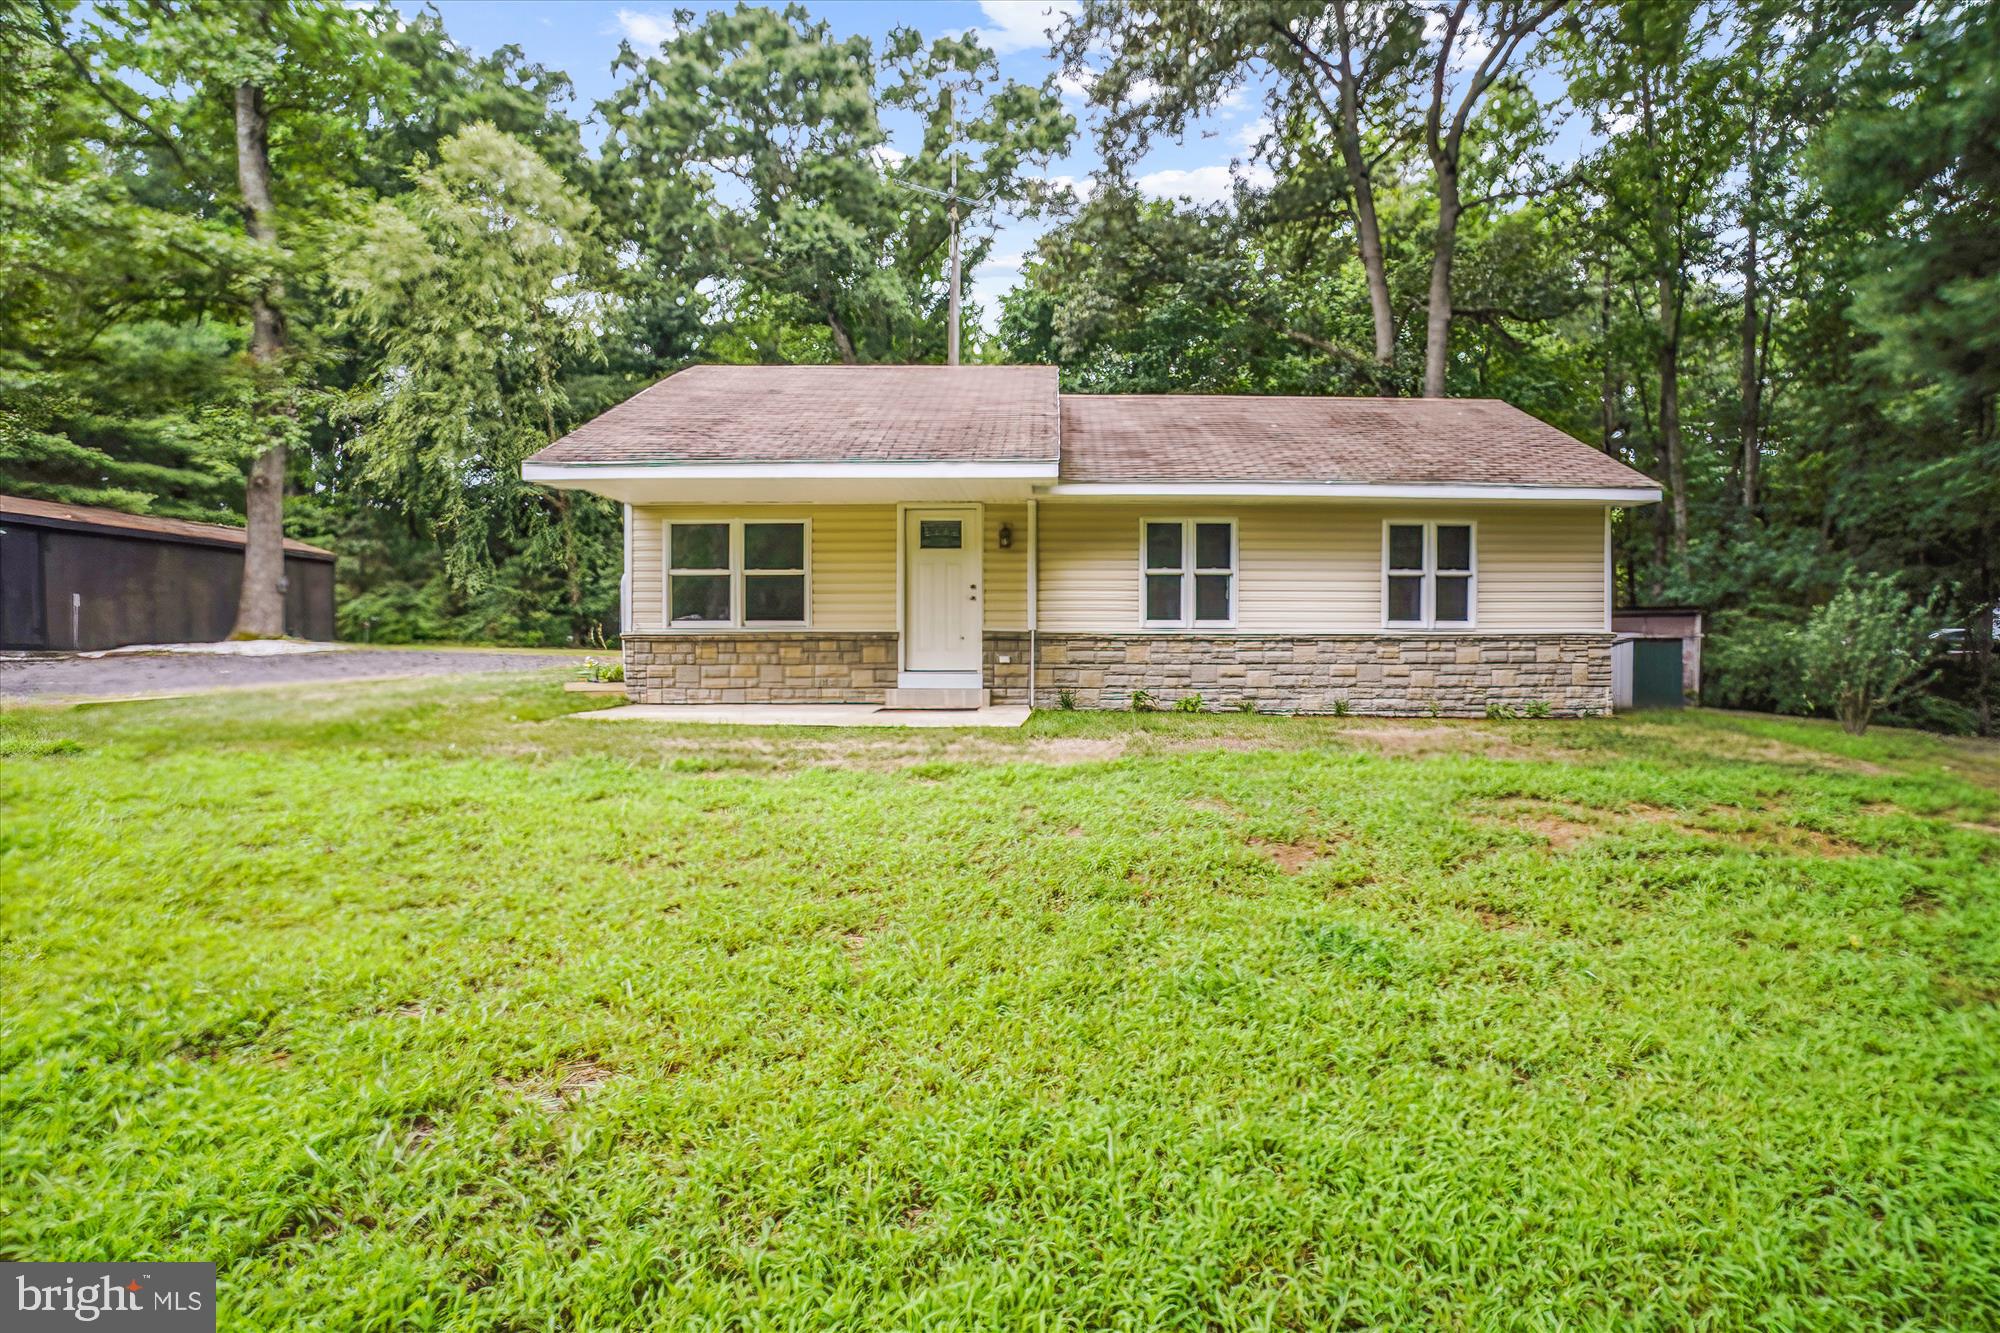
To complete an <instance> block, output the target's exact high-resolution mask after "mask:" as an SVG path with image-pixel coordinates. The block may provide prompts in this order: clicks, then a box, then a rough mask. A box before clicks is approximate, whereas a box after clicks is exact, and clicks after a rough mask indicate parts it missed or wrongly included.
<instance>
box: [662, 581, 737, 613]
mask: <svg viewBox="0 0 2000 1333" xmlns="http://www.w3.org/2000/svg"><path fill="white" fill-rule="evenodd" d="M673 584H674V590H673V610H672V615H673V618H674V620H675V621H677V622H678V621H683V620H727V619H729V576H728V575H727V574H676V575H674V578H673Z"/></svg>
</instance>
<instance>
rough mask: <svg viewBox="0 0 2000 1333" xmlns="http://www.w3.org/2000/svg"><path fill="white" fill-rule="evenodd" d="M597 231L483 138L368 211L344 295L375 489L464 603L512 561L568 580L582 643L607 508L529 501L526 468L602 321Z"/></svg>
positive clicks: (535, 492)
mask: <svg viewBox="0 0 2000 1333" xmlns="http://www.w3.org/2000/svg"><path fill="white" fill-rule="evenodd" d="M596 225H597V219H596V215H595V212H594V210H593V209H592V208H591V206H590V205H589V203H588V202H587V201H585V200H584V199H583V198H582V197H580V195H579V194H578V193H577V192H576V191H575V190H573V189H571V188H570V187H569V186H568V185H567V184H565V183H564V181H563V180H562V178H561V177H560V176H558V175H557V174H556V172H555V171H554V170H553V169H552V168H550V167H549V165H548V164H547V163H546V162H544V161H543V160H542V159H541V158H540V157H539V156H537V155H536V153H535V152H534V150H532V149H531V148H529V147H528V146H526V145H525V144H523V143H522V142H521V141H520V140H518V139H515V138H512V137H510V136H508V135H506V134H503V133H501V132H500V131H499V130H497V129H495V128H493V127H492V126H490V125H473V126H470V127H468V128H466V129H465V130H462V131H460V132H459V133H458V134H455V135H453V136H452V137H451V138H449V139H446V140H445V141H444V142H443V143H442V144H440V145H439V147H438V160H437V161H436V162H435V163H432V164H428V165H425V166H422V167H421V168H420V169H418V170H417V171H415V172H414V174H413V179H412V188H411V189H410V190H408V191H407V192H406V193H403V194H399V195H396V196H394V197H392V198H390V199H386V200H383V201H381V202H378V203H377V204H375V205H374V207H373V208H372V209H370V211H369V212H368V214H367V216H366V217H365V219H364V220H363V222H362V224H361V225H360V227H359V228H358V229H357V233H356V243H355V245H354V248H353V249H352V250H351V251H350V252H348V253H347V254H345V255H344V256H343V259H342V263H341V265H340V268H339V277H338V279H337V284H338V289H339V291H340V294H341V296H342V297H343V298H344V300H345V303H346V306H345V314H344V319H345V320H346V321H347V324H348V326H349V327H350V328H351V329H352V330H353V331H354V332H355V333H356V334H357V335H358V336H359V337H360V338H361V339H362V340H363V342H364V343H365V344H366V345H367V346H368V347H369V348H370V349H371V352H372V357H371V359H372V361H373V363H374V365H375V366H376V367H377V369H376V371H375V373H374V374H373V375H371V376H369V377H368V378H367V379H366V380H364V381H363V382H362V383H361V385H360V386H358V387H357V388H356V389H355V390H354V391H352V392H351V393H349V394H348V395H347V396H346V398H345V402H344V405H343V409H342V410H343V412H344V413H345V414H347V415H349V416H351V417H352V419H353V420H354V421H355V422H357V423H358V425H359V427H360V434H359V435H358V436H357V437H356V439H355V442H354V447H355V449H356V451H357V453H359V454H360V456H361V457H362V459H363V460H364V463H363V466H364V476H365V477H366V478H367V480H369V481H370V482H372V483H374V484H376V485H377V486H379V487H381V488H383V489H384V490H385V491H387V492H388V493H390V494H392V495H394V496H395V497H396V501H397V503H398V504H399V505H401V506H402V507H403V508H404V510H405V511H406V512H408V513H410V514H412V515H414V516H415V517H417V518H418V519H419V520H420V521H421V522H422V523H423V524H425V525H427V526H431V527H434V528H435V530H436V531H437V532H438V533H439V535H440V539H441V541H442V543H443V549H444V572H445V574H446V577H447V580H448V582H449V584H450V586H451V587H452V588H453V589H454V590H455V591H458V592H461V593H468V594H476V593H479V592H481V591H483V590H484V589H485V588H486V587H487V586H488V585H489V584H490V583H491V581H492V579H493V574H494V570H495V568H496V567H497V566H498V565H499V564H501V563H502V562H503V561H504V560H505V559H506V558H507V557H508V555H510V554H512V553H516V552H518V553H519V554H520V555H521V556H522V557H524V558H526V559H528V560H530V561H538V562H541V563H543V564H544V565H545V566H546V567H548V568H552V569H557V570H560V571H561V572H562V577H563V595H564V603H565V605H566V607H567V610H568V613H569V615H570V618H571V621H572V624H571V627H570V628H571V630H572V632H573V633H574V634H576V635H578V636H580V635H582V634H583V633H584V632H585V630H586V629H587V628H588V626H589V625H590V624H592V623H594V622H595V620H596V618H597V615H598V614H599V608H598V607H597V606H596V605H594V604H593V597H592V593H591V587H590V585H591V584H592V582H593V581H601V579H602V576H603V564H604V561H603V559H602V558H601V557H602V554H603V546H602V545H595V546H594V543H593V540H592V539H593V538H597V539H598V540H599V541H600V542H601V536H602V529H603V526H604V525H605V524H606V523H608V522H610V514H611V513H612V512H613V511H612V507H611V506H609V505H607V504H605V503H604V502H603V501H601V500H598V499H596V498H594V497H588V496H580V495H572V494H570V493H568V492H562V491H550V490H548V489H547V488H544V487H540V486H533V485H529V484H527V483H525V482H523V481H522V480H521V463H522V462H523V461H524V460H525V459H526V458H527V457H528V456H529V455H530V454H532V453H534V452H535V451H536V450H537V449H540V448H542V447H543V446H544V445H546V444H548V443H550V442H551V441H552V440H554V439H555V438H556V437H557V436H558V435H560V434H561V433H562V429H563V426H564V424H565V422H566V420H567V416H568V401H567V397H566V394H565V391H564V387H563V383H562V374H561V372H562V368H563V366H564V365H565V363H566V362H569V361H572V360H576V359H579V358H583V357H587V356H589V355H590V354H591V352H592V350H593V346H594V340H595V336H596V333H597V331H598V330H599V329H600V328H601V327H602V325H603V321H604V318H605V315H606V313H607V312H606V309H605V303H604V297H603V290H604V282H605V279H606V277H607V275H608V273H609V270H610V259H609V256H608V254H607V253H606V251H605V249H604V247H603V245H602V243H601V241H600V240H599V238H598V236H597V234H596V230H595V228H596ZM614 530H615V529H614ZM614 582H615V575H614Z"/></svg>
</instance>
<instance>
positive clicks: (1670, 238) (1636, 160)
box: [1569, 0, 1732, 561]
mask: <svg viewBox="0 0 2000 1333" xmlns="http://www.w3.org/2000/svg"><path fill="white" fill-rule="evenodd" d="M1713 25H1714V16H1713V14H1712V12H1711V11H1710V10H1709V9H1708V8H1707V7H1706V6H1705V5H1703V4H1701V3H1700V0H1628V2H1627V3H1623V4H1619V5H1615V6H1609V7H1606V8H1604V9H1602V10H1598V11H1595V12H1592V13H1588V14H1586V15H1585V16H1584V17H1583V18H1582V19H1581V20H1580V21H1579V23H1578V25H1577V26H1576V27H1575V28H1574V29H1573V30H1572V32H1571V34H1570V42H1569V52H1570V56H1571V65H1570V69H1571V78H1570V87H1571V90H1572V95H1573V96H1575V97H1576V98H1577V100H1578V101H1580V102H1582V103H1583V104H1585V105H1586V106H1590V107H1591V108H1593V110H1594V111H1595V113H1596V115H1597V118H1598V121H1599V123H1600V125H1602V126H1603V128H1604V129H1605V131H1606V133H1607V135H1608V141H1607V143H1606V145H1605V147H1604V148H1603V149H1602V150H1601V151H1600V152H1599V153H1598V154H1596V155H1595V157H1594V158H1593V159H1592V160H1591V162H1590V163H1589V164H1588V167H1587V170H1586V171H1585V172H1584V179H1585V180H1587V181H1588V182H1589V188H1590V189H1591V191H1592V192H1593V193H1594V194H1595V195H1596V196H1597V197H1598V199H1599V201H1600V202H1599V205H1598V207H1597V209H1596V212H1597V215H1598V216H1597V227H1598V229H1599V231H1600V233H1601V234H1602V235H1603V236H1604V237H1605V238H1606V239H1607V240H1608V241H1609V243H1610V245H1611V246H1612V247H1613V248H1615V249H1616V250H1617V251H1618V252H1619V253H1620V254H1621V255H1622V257H1623V258H1624V260H1625V261H1626V262H1627V263H1629V264H1630V266H1631V268H1632V270H1633V271H1634V273H1635V275H1636V276H1637V277H1638V278H1639V279H1640V281H1641V282H1643V283H1644V284H1645V286H1646V287H1647V288H1650V290H1649V291H1645V292H1643V293H1642V294H1641V295H1640V297H1639V299H1640V300H1641V301H1642V302H1647V303H1649V304H1650V307H1651V309H1652V312H1653V318H1654V324H1655V327H1654V332H1653V351H1654V370H1655V373H1656V376H1657V381H1658V400H1657V403H1656V405H1655V411H1656V413H1657V425H1656V428H1655V431H1654V435H1655V438H1656V440H1657V441H1658V446H1659V454H1660V458H1661V462H1662V465H1663V467H1664V470H1665V472H1666V477H1665V482H1666V491H1667V497H1666V503H1667V508H1666V510H1665V511H1664V513H1665V515H1666V518H1667V522H1666V525H1665V535H1666V536H1667V538H1668V542H1669V544H1670V546H1671V549H1672V555H1673V558H1674V559H1675V560H1677V561H1684V560H1685V559H1686V557H1687V549H1688V534H1689V494H1688V487H1689V475H1688V466H1687V452H1686V442H1685V439H1684V438H1683V429H1682V411H1681V409H1682V403H1681V352H1682V343H1683V340H1684V338H1685V336H1686V328H1685V317H1686V314H1687V310H1688V301H1689V297H1690V294H1691V292H1692V291H1693V289H1694V285H1695V282H1696V278H1697V272H1698V269H1699V267H1700V266H1701V265H1702V264H1703V263H1705V262H1706V261H1707V260H1708V259H1709V257H1710V256H1711V254H1712V251H1713V247H1714V242H1715V235H1716V224H1715V217H1714V212H1713V206H1714V203H1715V199H1716V192H1717V187H1718V185H1719V183H1720V181H1721V179H1722V177H1723V174H1724V173H1725V172H1726V171H1727V170H1728V167H1729V154H1728V146H1729V144H1730V143H1731V142H1732V136H1731V135H1730V134H1729V133H1727V132H1726V131H1727V127H1726V126H1725V124H1724V123H1723V119H1722V114H1723V113H1722V108H1723V106H1724V105H1725V104H1726V100H1727V99H1725V98H1723V97H1721V96H1720V95H1719V89H1720V86H1721V84H1722V81H1723V77H1724V74H1725V71H1726V65H1725V62H1724V60H1723V59H1721V58H1716V57H1710V56H1708V55H1705V54H1704V52H1705V50H1706V49H1707V47H1708V45H1709V43H1710V41H1711V39H1712V38H1713V36H1714V27H1713Z"/></svg>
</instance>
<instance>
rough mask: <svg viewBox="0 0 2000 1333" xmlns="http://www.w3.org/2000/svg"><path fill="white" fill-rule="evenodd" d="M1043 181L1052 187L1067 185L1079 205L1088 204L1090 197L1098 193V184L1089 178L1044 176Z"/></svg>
mask: <svg viewBox="0 0 2000 1333" xmlns="http://www.w3.org/2000/svg"><path fill="white" fill-rule="evenodd" d="M1042 180H1043V182H1044V183H1046V184H1048V185H1049V186H1051V187H1060V186H1065V185H1067V186H1068V187H1069V191H1070V193H1071V194H1073V195H1075V196H1076V201H1077V202H1078V203H1079V204H1083V203H1088V202H1089V201H1090V196H1091V195H1093V194H1095V193H1097V182H1096V181H1095V180H1093V179H1091V178H1090V177H1089V176H1044V177H1042Z"/></svg>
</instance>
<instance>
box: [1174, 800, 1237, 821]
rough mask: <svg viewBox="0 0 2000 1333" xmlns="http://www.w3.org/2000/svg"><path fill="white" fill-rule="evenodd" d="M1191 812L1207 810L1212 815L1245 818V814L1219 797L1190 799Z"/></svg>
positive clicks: (1188, 803) (1188, 804)
mask: <svg viewBox="0 0 2000 1333" xmlns="http://www.w3.org/2000/svg"><path fill="white" fill-rule="evenodd" d="M1187 807H1188V809H1190V810H1206V811H1208V812H1209V813H1211V814H1217V815H1228V816H1229V817H1230V818H1231V819H1241V818H1243V812H1242V811H1241V810H1238V809H1237V808H1236V807H1235V806H1233V805H1231V804H1230V803H1229V802H1227V801H1225V800H1223V799H1222V798H1221V797H1219V796H1195V797H1191V798H1189V800H1188V802H1187Z"/></svg>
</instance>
